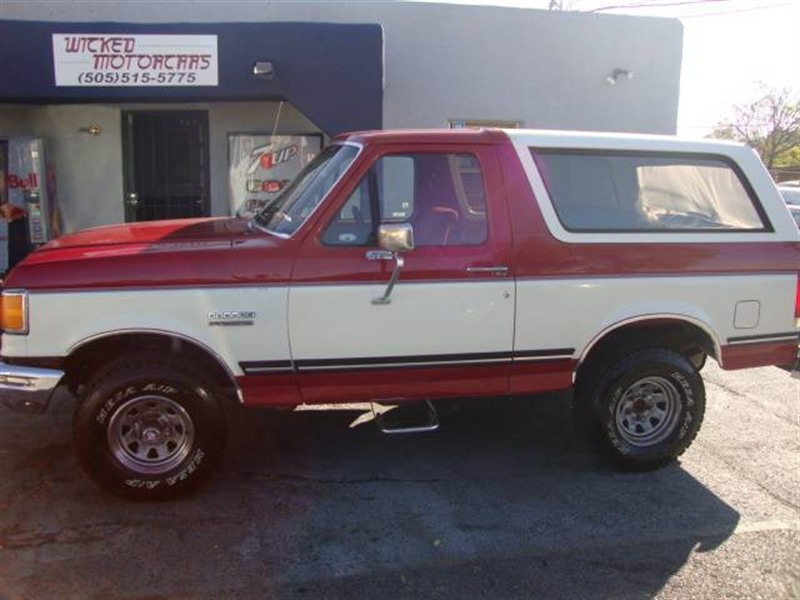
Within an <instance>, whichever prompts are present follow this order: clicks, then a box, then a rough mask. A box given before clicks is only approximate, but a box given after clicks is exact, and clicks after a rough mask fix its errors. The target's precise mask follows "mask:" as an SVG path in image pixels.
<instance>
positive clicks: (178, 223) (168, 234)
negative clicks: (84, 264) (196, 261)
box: [41, 218, 248, 252]
mask: <svg viewBox="0 0 800 600" xmlns="http://www.w3.org/2000/svg"><path fill="white" fill-rule="evenodd" d="M247 230H248V227H247V221H246V220H244V219H234V218H218V219H175V220H170V221H150V222H145V223H128V224H125V225H108V226H105V227H94V228H92V229H85V230H83V231H79V232H77V233H72V234H69V235H65V236H62V237H59V238H56V239H55V240H53V241H51V242H49V243H48V244H46V245H45V246H43V247H42V248H41V250H42V251H45V252H46V251H48V250H58V249H64V248H78V247H86V246H118V245H121V244H155V243H160V244H169V243H178V244H180V243H182V242H187V241H194V242H222V243H223V244H226V245H230V244H232V243H233V238H234V237H238V236H240V235H243V234H245V233H246V232H247Z"/></svg>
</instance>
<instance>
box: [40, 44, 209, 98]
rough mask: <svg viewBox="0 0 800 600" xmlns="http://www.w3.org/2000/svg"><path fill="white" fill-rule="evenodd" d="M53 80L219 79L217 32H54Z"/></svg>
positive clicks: (173, 82) (146, 82) (161, 82)
mask: <svg viewBox="0 0 800 600" xmlns="http://www.w3.org/2000/svg"><path fill="white" fill-rule="evenodd" d="M53 65H54V67H55V75H56V86H59V87H62V86H83V87H85V86H135V87H139V86H198V85H213V86H216V85H218V77H217V66H218V65H217V36H216V35H125V34H104V33H80V34H79V33H54V34H53Z"/></svg>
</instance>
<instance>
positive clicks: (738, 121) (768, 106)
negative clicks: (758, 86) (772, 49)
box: [709, 86, 800, 169]
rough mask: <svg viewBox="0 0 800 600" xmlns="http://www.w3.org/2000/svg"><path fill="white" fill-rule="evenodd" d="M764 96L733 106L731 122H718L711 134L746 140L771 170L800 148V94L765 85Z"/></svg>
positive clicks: (711, 135)
mask: <svg viewBox="0 0 800 600" xmlns="http://www.w3.org/2000/svg"><path fill="white" fill-rule="evenodd" d="M762 93H763V95H762V96H761V97H760V98H757V99H756V100H753V101H751V102H748V103H745V104H737V105H736V106H734V108H733V116H732V118H731V119H730V120H729V121H723V122H721V123H718V124H717V126H716V127H715V128H714V130H713V131H712V132H711V134H710V135H709V137H715V138H722V139H726V140H737V141H740V142H744V143H746V144H748V145H749V146H751V147H752V148H754V149H755V150H756V152H758V154H759V155H760V156H761V160H762V161H763V162H764V164H765V165H766V166H767V168H768V169H772V168H774V167H775V166H777V164H779V163H782V162H785V160H787V159H788V160H791V156H792V155H796V154H797V153H796V152H795V149H797V148H800V95H798V94H797V93H796V92H791V91H789V90H788V89H772V88H766V87H763V86H762Z"/></svg>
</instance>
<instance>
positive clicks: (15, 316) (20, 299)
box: [0, 290, 28, 335]
mask: <svg viewBox="0 0 800 600" xmlns="http://www.w3.org/2000/svg"><path fill="white" fill-rule="evenodd" d="M0 331H2V332H3V333H14V334H18V335H20V334H21V335H24V334H26V333H28V292H26V291H25V290H3V292H2V293H0Z"/></svg>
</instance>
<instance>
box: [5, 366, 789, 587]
mask: <svg viewBox="0 0 800 600" xmlns="http://www.w3.org/2000/svg"><path fill="white" fill-rule="evenodd" d="M703 375H704V378H705V380H706V388H707V394H708V403H707V411H706V418H705V423H704V425H703V427H702V429H701V431H700V435H699V436H698V438H697V440H696V441H695V443H694V445H693V446H692V447H691V448H690V449H689V451H688V452H687V453H686V454H685V455H684V457H683V458H682V460H681V462H680V463H679V464H676V465H672V466H670V467H667V468H666V469H663V470H660V471H657V472H653V473H638V474H629V473H620V472H616V471H613V470H611V469H609V468H607V467H606V466H605V465H604V464H603V463H602V462H600V461H599V460H597V459H596V458H594V456H593V455H592V454H591V453H589V452H587V451H586V450H584V448H583V446H582V444H581V443H579V440H576V439H575V436H574V433H573V429H572V427H571V424H570V418H569V409H568V404H569V396H568V395H566V394H552V395H544V396H538V397H535V398H527V399H514V400H507V399H495V400H482V401H466V402H463V403H456V402H448V403H446V404H443V405H442V406H441V411H440V418H441V422H442V425H441V427H440V429H439V430H438V431H436V432H434V433H429V434H420V435H408V436H385V435H382V434H380V433H379V432H378V431H377V428H376V427H375V426H374V424H373V423H371V422H369V420H368V419H366V418H364V417H362V418H360V419H359V417H360V416H361V415H363V414H364V411H363V410H347V411H320V410H303V411H298V412H294V413H274V412H271V411H263V412H262V411H258V412H253V411H241V412H240V413H237V414H235V415H233V416H232V417H231V432H230V440H229V447H228V451H227V453H226V456H225V459H224V461H223V465H222V468H221V469H220V472H219V473H218V475H217V476H216V477H215V478H214V479H213V480H212V481H211V482H210V483H209V485H207V486H206V487H204V488H203V489H201V490H200V491H199V492H198V493H197V494H195V495H194V496H192V497H189V498H185V499H182V500H179V501H173V502H166V503H157V504H133V503H129V502H126V501H123V500H119V499H116V498H114V497H111V496H108V495H106V494H104V493H103V492H102V491H100V490H99V489H97V488H96V487H94V485H92V484H91V483H90V482H89V481H88V480H87V479H85V478H84V476H83V475H82V473H81V472H80V470H79V467H78V465H77V462H76V459H75V457H74V455H73V452H72V448H71V443H70V419H71V415H70V406H69V403H66V404H64V405H63V406H62V407H61V408H59V410H57V411H55V412H53V413H51V414H48V415H45V416H38V417H32V416H26V415H17V414H15V413H12V412H10V411H8V410H6V409H5V408H3V409H0V484H1V485H0V544H2V547H1V548H0V597H1V598H2V599H3V600H12V599H13V600H15V599H20V598H58V599H66V598H98V599H100V598H102V599H107V598H126V599H142V600H144V599H149V600H153V599H160V598H256V597H258V598H318V597H323V598H390V597H391V598H452V599H462V598H531V597H546V598H651V597H658V598H689V597H691V598H721V597H725V598H736V597H741V598H765V599H774V598H786V599H789V598H798V597H799V596H800V381H799V380H798V379H792V378H791V377H790V375H789V373H787V372H786V371H783V370H780V369H777V368H765V369H756V370H750V371H742V372H723V371H721V370H719V369H718V368H717V367H716V365H713V364H709V365H708V366H707V367H706V368H705V370H704V372H703Z"/></svg>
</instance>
